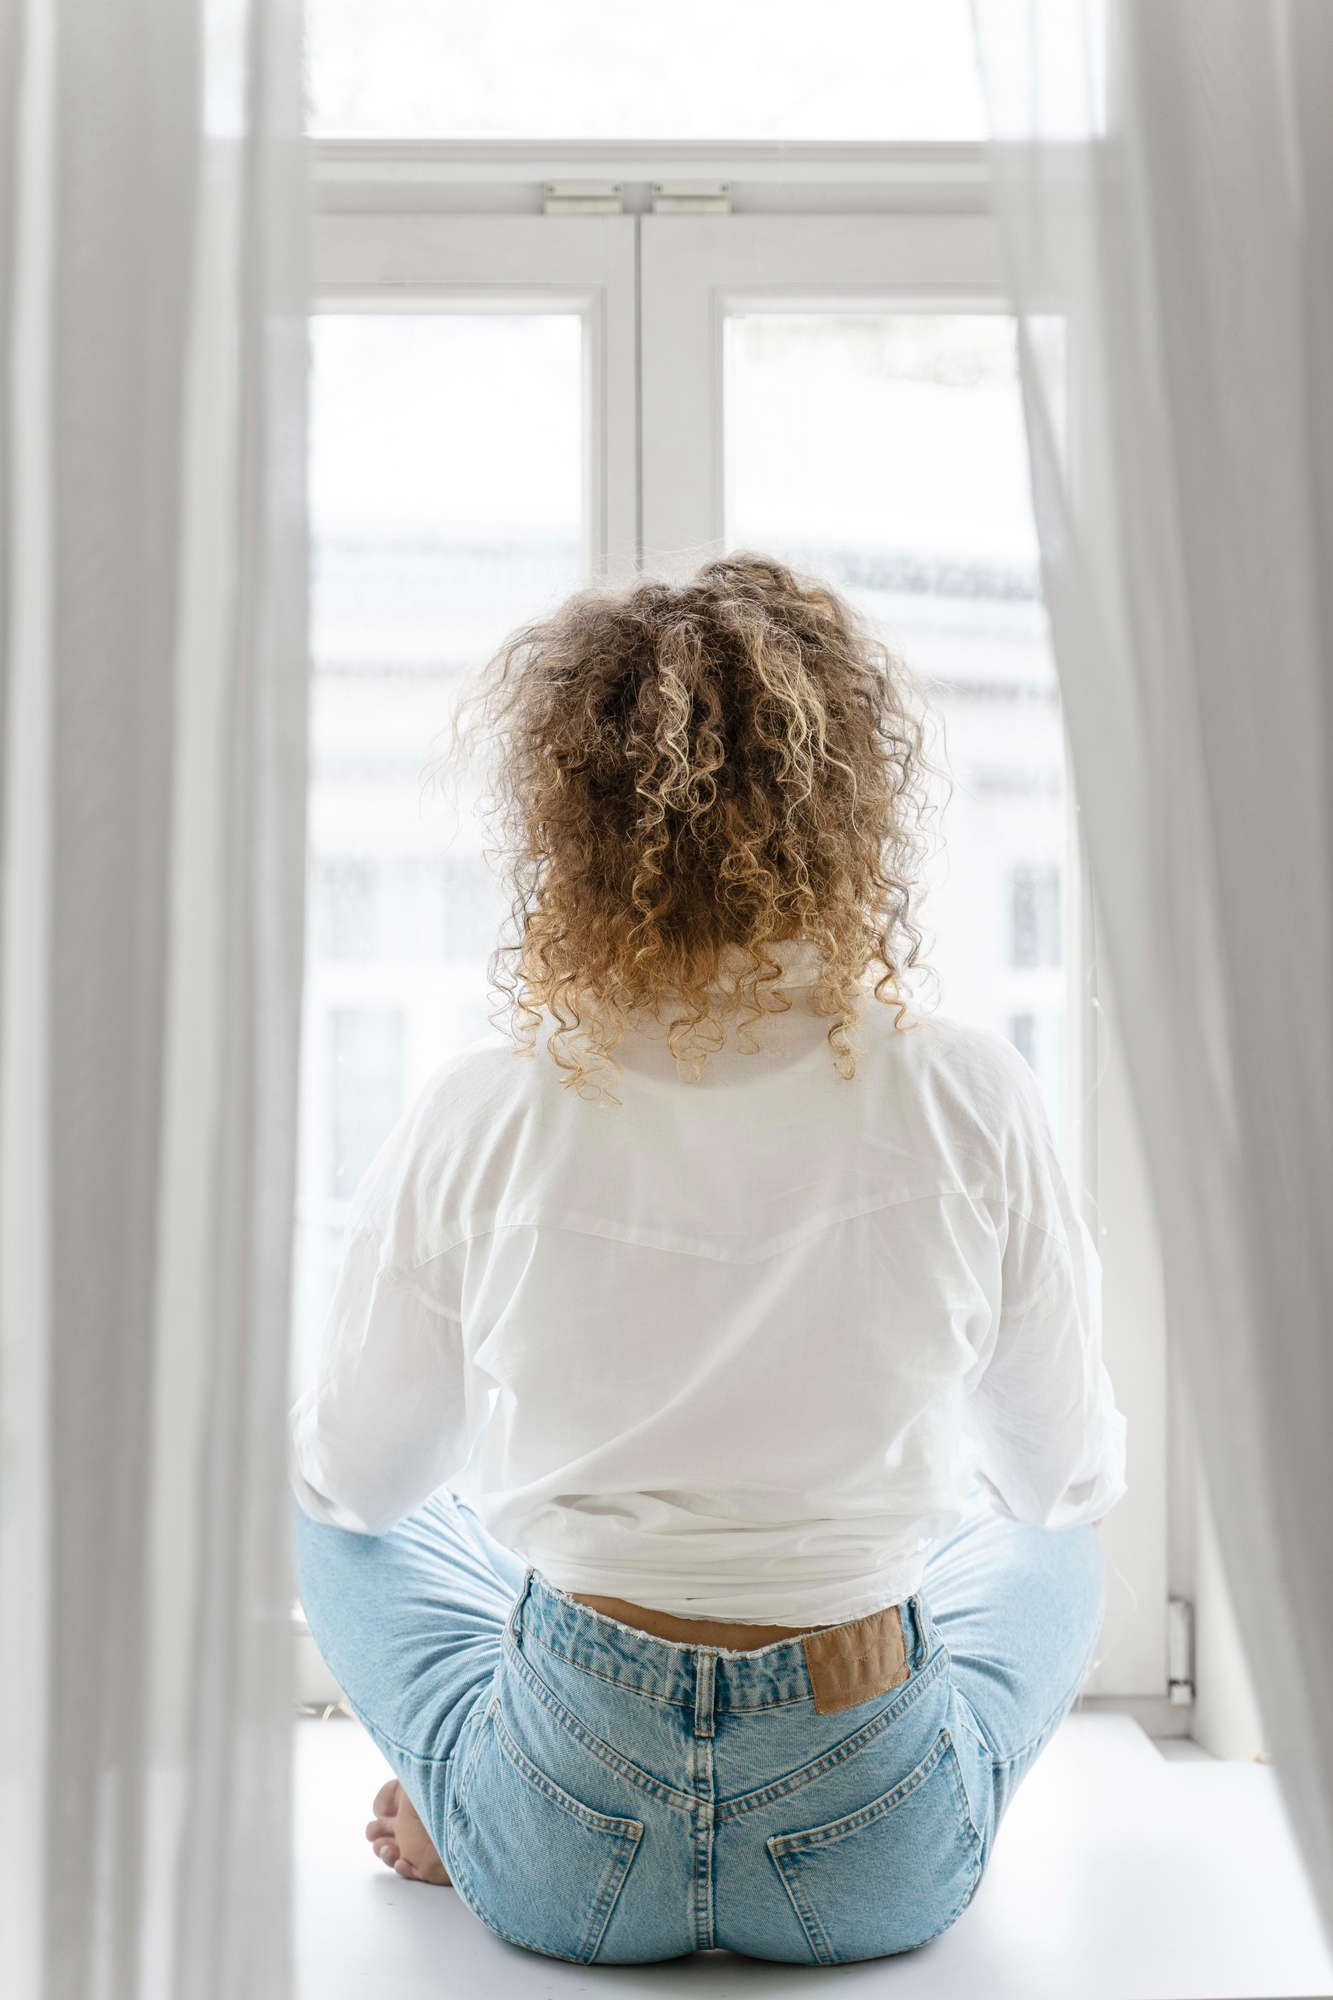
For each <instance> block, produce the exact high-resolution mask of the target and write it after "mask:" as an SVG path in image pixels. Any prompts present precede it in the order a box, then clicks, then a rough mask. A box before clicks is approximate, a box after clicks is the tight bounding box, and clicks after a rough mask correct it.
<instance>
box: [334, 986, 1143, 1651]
mask: <svg viewBox="0 0 1333 2000" xmlns="http://www.w3.org/2000/svg"><path fill="white" fill-rule="evenodd" d="M787 956H788V959H789V961H790V960H796V961H799V957H800V954H799V953H791V952H789V953H788V954H787ZM792 972H793V976H799V963H797V964H795V965H793V967H792ZM790 997H791V999H792V1001H793V1005H792V1008H791V1010H790V1012H788V1013H787V1014H786V1015H783V1016H780V1017H777V1020H776V1021H775V1022H771V1023H768V1024H766V1029H767V1031H768V1032H767V1036H766V1043H765V1047H764V1049H763V1051H762V1052H761V1053H759V1054H749V1055H746V1054H740V1053H733V1054H731V1055H729V1056H727V1055H724V1056H723V1057H722V1058H721V1059H719V1058H717V1057H714V1058H711V1059H710V1063H709V1066H708V1069H707V1071H706V1072H705V1077H704V1078H703V1079H702V1080H701V1081H700V1082H699V1083H696V1084H691V1083H687V1082H682V1081H681V1080H679V1078H678V1077H677V1076H676V1074H675V1065H674V1063H673V1062H672V1061H671V1060H670V1058H669V1053H668V1052H667V1051H666V1050H665V1047H664V1046H663V1044H662V1042H661V1040H660V1038H654V1037H652V1036H650V1035H645V1034H640V1035H637V1036H635V1035H632V1036H630V1037H629V1038H628V1039H627V1041H626V1042H625V1043H623V1044H622V1045H621V1047H620V1049H619V1051H618V1054H619V1057H620V1062H621V1070H620V1074H619V1076H618V1077H617V1078H616V1080H615V1083H614V1092H615V1098H616V1100H617V1101H615V1102H609V1101H606V1100H605V1099H596V1100H589V1099H588V1098H583V1097H579V1096H578V1095H576V1094H575V1093H573V1092H571V1091H569V1090H567V1089H565V1088H562V1086H561V1082H560V1078H559V1072H558V1071H557V1070H556V1068H555V1066H554V1065H553V1064H552V1063H550V1062H549V1061H547V1060H546V1059H545V1058H544V1056H543V1055H542V1053H541V1052H540V1051H539V1052H538V1053H537V1054H536V1056H534V1057H533V1058H532V1059H528V1060H524V1059H522V1058H521V1057H518V1056H517V1055H516V1054H515V1052H514V1050H513V1047H512V1044H508V1043H505V1042H503V1041H498V1040H497V1041H496V1042H495V1043H493V1044H482V1045H479V1046H477V1047H476V1048H474V1049H472V1050H470V1051H468V1052H467V1053H465V1054H464V1055H462V1056H460V1057H459V1058H457V1059H456V1060H455V1061H454V1062H453V1063H451V1064H449V1065H447V1066H446V1068H445V1069H444V1070H443V1071H441V1072H440V1074H439V1076H438V1077H437V1078H436V1079H435V1081H434V1082H433V1084H432V1085H431V1086H430V1087H429V1088H428V1090H427V1092H426V1093H425V1094H424V1095H423V1097H422V1099H421V1101H420V1102H419V1104H418V1105H417V1106H416V1107H415V1109H414V1111H413V1112H412V1113H410V1114H409V1116H408V1118H407V1119H406V1120H404V1122H403V1124H402V1125H401V1126H400V1127H399V1129H398V1131H397V1132H396V1133H395V1134H394V1135H393V1137H392V1138H391V1139H390V1141H389V1142H388V1144H387V1146H386V1147H385V1150H384V1152H383V1154H382V1155H381V1157H380V1159H379V1161H378V1162H377V1163H376V1165H375V1167H374V1168H373V1170H372V1172H371V1174H370V1176H369V1177H368V1180H367V1183H366V1186H365V1187H364V1189H363V1191H362V1196H361V1199H360V1201H359V1203H358V1213H357V1218H356V1221H355V1223H354V1228H353V1235H352V1249H351V1252H350V1255H349V1259H348V1262H347V1265H346V1268H345V1270H344V1274H343V1279H342V1283H341V1286H340V1290H339V1296H338V1300H337V1302H336V1304H335V1309H334V1317H333V1321H332V1325H331V1329H330V1342H329V1347H328V1350H327V1353H326V1360H325V1368H324V1373H323V1376H322V1380H321V1384H320V1387H319V1389H318V1390H317V1391H316V1392H315V1394H314V1396H313V1397H312V1398H311V1399H310V1402H309V1404H308V1407H307V1414H306V1421H305V1423H304V1425H303V1426H302V1429H301V1431H300V1432H299V1433H298V1456H299V1459H300V1462H301V1465H302V1469H303V1471H304V1472H305V1475H306V1480H307V1482H308V1487H309V1489H310V1490H309V1495H308V1504H310V1505H311V1506H312V1508H313V1510H314V1511H316V1512H318V1513H321V1514H322V1515H323V1518H325V1519H329V1520H333V1521H336V1522H338V1523H340V1524H341V1525H343V1526H355V1527H359V1528H362V1529H366V1528H369V1529H372V1530H374V1529H376V1528H379V1527H381V1526H387V1525H388V1524H389V1523H390V1522H391V1521H393V1520H396V1519H398V1518H399V1517H401V1516H402V1515H403V1514H405V1513H407V1512H409V1511H410V1510H411V1509H412V1508H414V1507H416V1506H418V1505H419V1504H420V1503H421V1502H422V1501H423V1500H425V1499H426V1497H427V1496H428V1494H429V1493H430V1492H432V1491H433V1490H434V1489H435V1488H436V1487H437V1486H438V1485H440V1484H441V1483H442V1481H443V1480H444V1479H446V1478H449V1477H450V1476H452V1475H453V1474H456V1473H457V1472H458V1471H459V1469H460V1467H461V1465H462V1464H463V1462H464V1460H465V1458H466V1457H467V1455H468V1452H469V1450H470V1448H471V1445H472V1442H473V1439H474V1438H475V1437H476V1436H478V1435H479V1434H481V1433H482V1432H484V1441H483V1443H482V1448H481V1452H480V1458H479V1464H478V1467H477V1481H478V1486H479V1507H480V1512H481V1514H482V1518H483V1519H484V1521H485V1522H486V1524H487V1526H488V1527H489V1528H490V1530H491V1532H492V1533H494V1534H495V1535H496V1536H497V1537H498V1538H499V1539H500V1540H501V1541H502V1542H504V1543H506V1544H507V1545H509V1546H511V1547H516V1548H520V1549H522V1550H523V1551H524V1552H525V1553H526V1554H527V1556H528V1557H529V1559H530V1560H531V1561H532V1562H534V1563H535V1564H536V1565H537V1566H538V1567H539V1568H540V1569H541V1570H542V1571H543V1572H544V1574H545V1575H546V1576H548V1577H549V1578H550V1579H551V1580H552V1581H553V1582H554V1583H555V1584H557V1585H558V1586H559V1587H561V1588H563V1589H566V1590H570V1591H578V1592H586V1593H595V1594H600V1595H605V1596H612V1597H619V1598H624V1599H629V1600H631V1601H632V1602H635V1603H640V1604H650V1605H653V1606H655V1607H657V1608H658V1609H660V1610H664V1611H668V1612H672V1613H676V1614H678V1615H681V1616H686V1617H690V1616H693V1617H711V1618H718V1619H737V1620H744V1621H747V1622H754V1623H756V1624H764V1623H772V1624H777V1625H789V1626H805V1625H815V1624H829V1623H835V1622H838V1621H840V1620H845V1619H853V1618H858V1617H860V1616H861V1615H862V1614H863V1613H865V1612H867V1611H870V1610H872V1609H875V1608H876V1607H878V1606H880V1605H882V1604H885V1603H896V1602H898V1601H900V1600H901V1599H902V1598H904V1597H907V1596H909V1595H910V1594H911V1593H912V1592H913V1591H914V1590H915V1589H916V1588H917V1585H918V1583H919V1581H920V1576H921V1569H922V1564H923V1561H924V1552H925V1549H926V1547H927V1546H928V1545H929V1543H930V1542H931V1541H933V1540H934V1539H936V1538H938V1537H939V1536H941V1535H943V1534H945V1533H947V1532H949V1530H950V1529H951V1528H952V1527H953V1526H955V1525H956V1524H957V1522H958V1520H959V1518H960V1515H961V1511H962V1508H963V1505H964V1503H965V1500H966V1498H967V1490H968V1485H969V1481H970V1479H971V1477H972V1476H973V1474H974V1473H975V1472H976V1471H980V1472H981V1473H982V1474H983V1475H984V1476H985V1477H986V1478H987V1479H988V1480H989V1482H990V1484H991V1486H992V1487H993V1489H994V1490H995V1492H996V1493H997V1494H998V1495H999V1497H1000V1499H1001V1501H1002V1503H1003V1504H1004V1505H1005V1506H1006V1508H1007V1509H1008V1511H1010V1512H1012V1513H1013V1514H1014V1515H1015V1516H1016V1517H1017V1518H1019V1519H1022V1520H1029V1521H1033V1522H1036V1523H1040V1524H1046V1525H1057V1524H1059V1523H1061V1522H1062V1521H1064V1520H1066V1519H1069V1518H1072V1517H1076V1516H1077V1517H1081V1518H1084V1519H1086V1518H1091V1513H1092V1512H1096V1511H1099V1510H1100V1509H1101V1508H1103V1507H1104V1506H1106V1505H1107V1504H1109V1502H1110V1500H1111V1499H1112V1498H1113V1497H1114V1494H1115V1492H1116V1491H1118V1485H1119V1479H1120V1470H1121V1456H1122V1446H1121V1420H1120V1419H1119V1417H1118V1416H1116V1414H1115V1412H1114V1408H1113V1404H1112V1399H1111V1394H1110V1389H1109V1385H1108V1384H1107V1382H1106V1379H1105V1375H1104V1372H1103V1371H1102V1369H1101V1367H1100V1364H1099V1363H1098V1361H1097V1359H1096V1350H1095V1343H1090V1342H1089V1334H1090V1333H1091V1332H1092V1331H1093V1329H1092V1326H1091V1325H1090V1320H1091V1318H1092V1316H1093V1315H1094V1314H1095V1269H1094V1268H1093V1262H1094V1260H1093V1258H1092V1253H1091V1249H1090V1246H1089V1245H1088V1244H1087V1241H1086V1237H1085V1235H1084V1233H1083V1231H1082V1230H1081V1228H1080V1227H1079V1225H1078V1224H1077V1222H1076V1220H1075V1218H1074V1217H1073V1215H1072V1212H1071V1209H1070V1205H1069V1202H1068V1199H1067V1196H1066V1194H1065V1191H1064V1184H1063V1180H1062V1178H1061V1176H1060V1173H1059V1169H1058V1166H1057V1165H1056V1163H1055V1161H1054V1160H1053V1158H1052V1157H1051V1152H1050V1144H1049V1139H1048V1137H1047V1135H1046V1131H1045V1125H1044V1120H1043V1118H1042V1114H1041V1111H1040V1108H1039V1104H1038V1102H1037V1096H1036V1089H1035V1085H1034V1084H1033V1083H1032V1081H1031V1079H1030V1077H1029V1076H1028V1074H1027V1072H1026V1069H1025V1066H1024V1065H1023V1064H1022V1062H1021V1059H1020V1058H1018V1057H1017V1056H1016V1055H1015V1053H1014V1052H1013V1051H1012V1050H1011V1049H1010V1048H1009V1047H1008V1046H1007V1044H1004V1043H1002V1042H1001V1041H1000V1040H999V1039H998V1038H997V1037H994V1036H991V1035H989V1034H986V1033H984V1032H981V1031H977V1030H973V1029H969V1028H965V1027H962V1026H959V1025H958V1024H956V1023H951V1022H945V1021H942V1020H925V1021H921V1022H918V1023H917V1024H916V1025H914V1026H912V1027H910V1028H908V1029H905V1030H903V1029H898V1028H896V1027H895V1024H894V1014H893V1012H892V1011H891V1010H889V1009H887V1008H875V1007H872V1008H870V1009H869V1010H868V1012H867V1014H866V1016H865V1019H864V1022H863V1027H862V1032H861V1037H860V1040H861V1047H860V1048H859V1050H858V1060H857V1069H856V1074H855V1076H854V1077H852V1078H851V1079H844V1078H842V1077H840V1076H838V1075H837V1074H836V1072H835V1070H834V1066H833V1061H832V1057H831V1054H830V1051H829V1047H828V1043H827V1040H826V1029H827V1023H826V1022H824V1021H822V1020H820V1019H819V1017H818V1016H815V1015H813V1014H812V1013H810V1011H809V1009H808V1007H806V1006H805V1005H804V1003H803V997H802V990H801V989H800V988H795V989H793V990H790ZM779 1023H780V1025H779ZM372 1316H373V1318H374V1332H373V1336H370V1335H369V1323H370V1320H371V1317H372ZM409 1373H410V1378H411V1381H412V1394H411V1396H410V1398H406V1399H405V1398H404V1396H403V1393H402V1390H403V1382H404V1378H405V1376H406V1375H408V1374H409ZM1013 1408H1022V1409H1023V1411H1024V1413H1025V1421H1024V1423H1023V1424H1022V1425H1021V1426H1015V1425H1014V1424H1013V1423H1012V1421H1011V1420H1010V1417H1009V1415H1008V1412H1009V1411H1010V1410H1012V1409H1013ZM340 1411H342V1412H345V1418H346V1420H345V1421H344V1420H342V1418H340ZM463 1413H466V1414H465V1415H464V1414H463ZM342 1438H353V1439H354V1440H355V1443H354V1446H353V1448H352V1449H351V1450H349V1451H348V1452H347V1453H346V1454H345V1455H340V1452H339V1448H338V1447H339V1440H340V1439H342Z"/></svg>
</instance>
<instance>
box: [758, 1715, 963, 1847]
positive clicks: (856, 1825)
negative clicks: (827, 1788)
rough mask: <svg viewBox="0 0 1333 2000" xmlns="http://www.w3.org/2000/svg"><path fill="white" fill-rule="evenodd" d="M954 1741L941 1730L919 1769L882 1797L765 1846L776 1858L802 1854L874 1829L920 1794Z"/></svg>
mask: <svg viewBox="0 0 1333 2000" xmlns="http://www.w3.org/2000/svg"><path fill="white" fill-rule="evenodd" d="M951 1742H952V1738H951V1737H950V1735H949V1732H948V1730H947V1729H942V1730H941V1731H940V1733H939V1735H938V1736H937V1737H936V1739H935V1741H934V1743H933V1744H932V1745H931V1748H930V1749H929V1750H928V1751H927V1752H926V1754H925V1756H924V1757H923V1758H922V1759H921V1762H920V1763H919V1764H918V1765H917V1767H916V1769H915V1770H914V1771H909V1772H908V1774H907V1776H906V1777H905V1778H900V1779H899V1781H898V1783H897V1784H896V1785H894V1786H893V1787H892V1788H891V1789H890V1790H889V1791H887V1792H883V1793H881V1795H880V1797H879V1798H877V1799H871V1801H870V1803H869V1804H868V1805H864V1806H859V1807H858V1808H857V1810H856V1811H855V1812H851V1813H841V1814H840V1815H839V1816H838V1818H837V1819H830V1820H826V1821H825V1822H824V1824H823V1825H822V1826H807V1827H802V1828H801V1829H800V1831H799V1832H797V1833H772V1834H770V1835H769V1837H768V1839H767V1840H766V1841H765V1843H764V1845H765V1846H766V1847H767V1849H768V1851H769V1853H770V1854H772V1855H774V1856H776V1855H779V1854H789V1853H795V1854H799V1853H801V1852H802V1851H803V1850H804V1849H806V1848H808V1847H832V1846H833V1845H834V1843H835V1842H836V1841H839V1840H845V1839H846V1838H847V1836H848V1835H849V1834H852V1833H860V1832H861V1830H862V1828H863V1827H867V1826H873V1825H874V1823H875V1821H876V1820H877V1819H887V1817H888V1815H889V1814H890V1813H891V1812H893V1811H894V1810H895V1808H896V1807H898V1806H900V1805H901V1804H902V1802H903V1800H904V1799H908V1798H910V1797H911V1796H912V1793H913V1792H916V1791H920V1789H921V1787H922V1785H924V1784H925V1782H926V1780H927V1778H929V1777H930V1776H931V1775H932V1773H933V1772H934V1771H935V1770H936V1769H937V1768H938V1767H939V1765H940V1763H941V1762H942V1760H943V1757H944V1753H945V1751H946V1750H947V1749H949V1747H950V1744H951Z"/></svg>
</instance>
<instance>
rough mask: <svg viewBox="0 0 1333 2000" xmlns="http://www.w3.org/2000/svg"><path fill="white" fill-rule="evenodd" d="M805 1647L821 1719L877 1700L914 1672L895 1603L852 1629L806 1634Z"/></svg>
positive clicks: (857, 1621) (835, 1628)
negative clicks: (840, 1710)
mask: <svg viewBox="0 0 1333 2000" xmlns="http://www.w3.org/2000/svg"><path fill="white" fill-rule="evenodd" d="M801 1644H802V1646H804V1648H805V1664H806V1666H807V1668H808V1669H809V1672H810V1688H811V1692H812V1693H813V1695H814V1697H815V1712H816V1714H818V1715H832V1714H834V1713H835V1712H836V1711H837V1710H838V1709H840V1708H856V1707H858V1706H859V1704H860V1703H861V1702H863V1701H873V1700H874V1698H875V1696H876V1695H877V1694H887V1693H888V1691H889V1689H890V1688H896V1687H900V1686H901V1685H902V1683H903V1682H904V1681H905V1680H906V1679H907V1677H908V1675H909V1674H910V1672H911V1668H910V1667H909V1666H908V1664H907V1647H906V1645H905V1644H904V1641H903V1620H902V1613H901V1612H900V1611H899V1609H898V1606H897V1605H896V1604H890V1605H888V1606H887V1607H886V1609H885V1610H883V1611H872V1612H871V1614H870V1616H869V1618H857V1619H855V1620H853V1622H852V1623H851V1624H850V1625H830V1626H829V1627H828V1628H827V1629H826V1630H825V1631H823V1632H807V1633H806V1635H805V1637H804V1638H803V1639H802V1641H801Z"/></svg>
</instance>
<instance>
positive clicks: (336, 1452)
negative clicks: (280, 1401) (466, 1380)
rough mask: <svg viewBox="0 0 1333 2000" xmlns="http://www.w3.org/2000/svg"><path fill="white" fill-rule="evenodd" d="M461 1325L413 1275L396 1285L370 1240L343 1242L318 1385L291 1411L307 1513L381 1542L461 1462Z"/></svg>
mask: <svg viewBox="0 0 1333 2000" xmlns="http://www.w3.org/2000/svg"><path fill="white" fill-rule="evenodd" d="M467 1449H468V1436H467V1420H466V1403H465V1396H464V1384H463V1345H462V1328H461V1325H460V1322H459V1319H458V1315H457V1313H456V1312H453V1311H450V1310H449V1309H448V1308H447V1307H445V1306H444V1305H442V1304H440V1303H438V1302H436V1301H435V1299H434V1297H433V1288H432V1291H427V1289H426V1288H425V1286H424V1284H423V1283H422V1273H420V1272H412V1273H409V1274H407V1275H405V1276H402V1277H399V1276H395V1275H394V1274H393V1273H392V1272H391V1271H389V1270H387V1269H386V1268H384V1267H383V1265H382V1264H381V1262H380V1250H379V1245H378V1242H377V1240H376V1239H375V1237H374V1236H372V1235H371V1234H370V1233H368V1232H364V1231H363V1232H359V1233H358V1234H356V1235H354V1236H353V1237H352V1239H351V1241H350V1242H349V1244H348V1247H347V1251H346V1255H345V1257H344V1261H343V1267H342V1272H341V1275H340V1277H339V1279H338V1288H337V1291H336V1293H335V1295H334V1301H333V1307H332V1310H331V1312H330V1315H329V1324H328V1330H327V1333H326V1335H325V1346H324V1355H323V1359H322V1362H321V1365H320V1371H319V1378H318V1380H317V1382H316V1384H315V1386H314V1388H313V1389H310V1390H307V1392H306V1394H305V1395H304V1396H302V1398H301V1399H300V1401H299V1402H298V1403H297V1405H296V1408H295V1410H294V1411H293V1414H292V1452H293V1463H292V1485H293V1487H294V1488H295V1491H296V1497H297V1499H298V1500H299V1501H300V1503H301V1505H302V1507H303V1508H304V1509H305V1511H306V1513H307V1514H309V1515H311V1516H312V1517H313V1518H314V1519H315V1520H317V1521H327V1522H329V1523H331V1524H332V1525H333V1526H334V1527H339V1528H350V1529H352V1530H354V1531H355V1532H356V1533H358V1534H365V1535H379V1534H383V1533H384V1531H385V1529H386V1528H390V1527H392V1526H393V1524H394V1522H395V1521H399V1520H401V1519H402V1518H403V1516H404V1515H405V1514H410V1513H411V1512H412V1511H413V1510H414V1509H415V1508H417V1507H419V1506H421V1504H422V1503H423V1502H424V1501H425V1500H427V1499H429V1497H430V1495H431V1494H432V1493H433V1492H434V1491H435V1490H436V1488H437V1487H439V1486H441V1485H443V1484H444V1482H445V1480H446V1479H448V1478H449V1476H450V1474H451V1473H454V1472H456V1471H457V1470H458V1468H459V1466H460V1465H462V1464H463V1462H464V1460H465V1459H466V1457H467Z"/></svg>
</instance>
